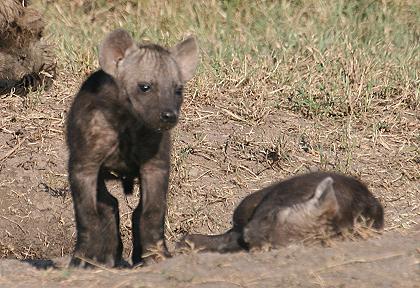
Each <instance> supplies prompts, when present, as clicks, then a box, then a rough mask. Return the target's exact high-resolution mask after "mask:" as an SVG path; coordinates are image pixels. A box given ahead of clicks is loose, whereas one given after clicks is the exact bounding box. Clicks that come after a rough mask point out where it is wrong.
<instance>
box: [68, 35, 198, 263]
mask: <svg viewBox="0 0 420 288" xmlns="http://www.w3.org/2000/svg"><path fill="white" fill-rule="evenodd" d="M197 53H198V49H197V46H196V44H195V40H194V39H193V38H189V39H187V40H185V41H184V42H182V43H180V44H179V45H178V46H176V47H174V48H172V49H171V50H167V49H164V48H162V47H160V46H157V45H147V46H138V45H137V44H136V43H134V42H133V40H132V39H131V37H130V36H129V35H128V33H127V32H125V31H123V30H116V31H114V32H112V33H110V34H109V35H108V36H107V38H106V39H105V40H104V42H103V44H102V45H101V46H100V52H99V62H100V65H101V68H102V70H99V71H97V72H95V73H93V74H92V75H91V76H90V77H89V78H88V79H87V80H86V81H85V83H83V85H82V87H81V89H80V91H79V93H78V94H77V96H76V98H75V100H74V103H73V105H72V107H71V110H70V113H69V115H68V123H67V132H68V134H67V139H68V146H69V150H70V157H69V181H70V186H71V191H72V196H73V201H74V208H75V215H76V225H77V243H76V248H75V255H74V257H73V260H72V264H73V265H82V266H84V265H85V264H86V263H85V262H84V261H83V259H84V258H87V259H93V260H95V261H98V262H100V263H105V264H106V265H109V266H114V265H117V264H118V263H119V262H120V260H121V253H122V242H121V237H120V233H119V211H118V202H117V200H116V198H114V197H113V196H112V195H111V194H110V193H109V192H108V191H107V188H106V186H105V180H106V179H109V178H115V177H117V178H119V179H120V180H121V182H122V184H123V187H124V192H125V193H131V192H132V190H133V183H134V179H135V178H139V180H140V185H141V198H140V203H139V205H138V207H137V208H136V209H135V211H134V213H133V218H132V223H133V247H134V248H133V255H132V259H133V263H134V264H137V263H139V262H141V261H142V260H143V259H142V258H147V259H155V258H156V257H158V255H153V256H150V257H145V254H146V253H151V252H157V253H158V254H161V256H163V257H165V256H169V253H168V251H167V249H166V245H165V242H164V218H165V213H166V194H167V190H168V178H169V169H170V150H171V148H170V146H171V139H170V131H169V130H170V129H171V128H173V127H174V126H175V124H176V123H177V121H178V116H179V112H180V107H181V104H182V90H181V89H182V85H183V84H184V83H185V82H186V81H188V79H190V78H191V77H192V76H193V73H194V70H195V67H196V65H197V59H198V55H197ZM146 86H148V87H149V88H150V89H146V88H147V87H146ZM115 175H116V176H115ZM147 259H146V260H147Z"/></svg>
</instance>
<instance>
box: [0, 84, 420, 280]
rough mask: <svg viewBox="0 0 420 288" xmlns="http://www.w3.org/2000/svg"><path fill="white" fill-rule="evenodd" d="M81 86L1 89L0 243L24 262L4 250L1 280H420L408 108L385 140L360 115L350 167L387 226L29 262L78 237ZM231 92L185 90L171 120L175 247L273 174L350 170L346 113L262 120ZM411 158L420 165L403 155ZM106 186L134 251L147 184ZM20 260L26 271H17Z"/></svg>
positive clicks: (66, 247)
mask: <svg viewBox="0 0 420 288" xmlns="http://www.w3.org/2000/svg"><path fill="white" fill-rule="evenodd" d="M67 85H69V87H77V86H78V85H79V84H78V83H71V81H69V82H68V84H67ZM75 89H77V88H69V89H68V90H63V89H62V88H61V89H59V90H58V89H56V90H55V89H54V88H53V89H52V90H50V91H49V92H48V93H46V95H43V96H42V97H41V96H38V95H32V98H19V97H5V98H3V99H1V102H0V103H1V106H2V109H1V112H0V113H1V117H0V119H1V131H0V134H1V136H0V147H1V156H0V165H1V166H0V169H1V172H0V184H1V186H0V195H1V197H0V213H1V214H0V215H1V216H0V241H1V242H0V245H1V246H0V252H1V256H2V257H3V258H6V259H18V260H19V261H18V260H6V259H4V260H1V261H0V273H1V274H0V286H2V287H9V286H10V287H12V286H13V285H15V286H24V287H33V286H39V285H42V286H45V287H56V285H58V284H59V285H60V286H61V287H66V286H68V287H70V286H74V287H76V286H79V285H80V284H81V283H91V284H89V285H91V286H93V285H95V286H96V285H101V286H104V287H150V286H158V287H275V286H278V285H280V284H279V283H282V285H283V284H284V285H286V286H294V287H356V286H361V287H373V286H376V287H419V286H418V285H419V284H418V283H420V282H418V280H420V278H419V272H420V270H419V268H420V267H419V255H420V254H419V249H420V246H419V243H420V241H419V240H420V235H419V233H418V226H417V230H416V228H413V227H415V226H416V223H418V222H419V219H418V215H419V199H420V197H419V182H418V179H419V171H418V170H416V169H415V167H417V168H418V156H415V152H413V150H410V149H407V150H404V145H403V146H401V147H400V146H398V143H400V142H399V139H401V138H399V137H412V135H413V134H412V133H418V127H419V126H418V124H419V122H418V118H416V116H415V115H414V114H410V113H403V114H401V115H399V116H398V118H399V121H398V122H396V124H395V126H394V127H395V131H394V132H393V133H391V132H388V133H389V134H387V133H383V134H381V135H378V136H375V137H378V139H379V140H376V141H375V142H373V141H372V137H373V136H372V134H371V131H370V130H369V129H366V128H365V127H364V126H363V125H360V126H358V123H357V122H355V123H352V125H353V126H352V128H351V129H352V131H353V134H352V135H354V136H353V137H354V139H356V141H354V142H355V144H354V145H356V146H357V149H355V150H354V152H353V155H351V157H352V159H351V162H348V167H347V168H346V169H347V170H348V171H349V173H352V174H353V175H356V176H358V177H360V178H361V179H362V180H363V181H365V182H366V183H367V184H368V186H369V188H370V189H371V190H372V192H373V193H374V194H375V195H377V196H378V198H379V199H380V201H381V202H382V203H383V205H384V207H385V219H386V229H385V232H384V233H383V235H378V236H376V237H375V239H371V240H367V241H361V240H359V241H356V242H352V241H346V243H339V244H336V246H334V247H332V248H322V247H310V248H303V247H300V246H296V247H289V248H285V249H282V250H281V251H272V252H265V253H257V254H243V253H239V254H235V255H216V254H196V253H194V252H193V253H190V254H189V255H181V256H176V257H174V258H173V259H170V260H167V261H163V262H162V263H159V264H156V265H153V266H150V267H146V268H140V269H137V270H135V271H132V270H102V269H99V270H95V271H77V272H75V271H73V270H68V269H58V270H56V269H52V270H51V269H48V270H42V269H41V270H37V269H36V268H33V267H31V265H30V264H28V262H26V261H29V260H32V261H34V260H33V259H56V258H57V257H63V256H64V257H66V256H68V255H69V254H70V253H71V250H72V247H73V243H74V239H75V228H74V218H73V210H72V209H73V208H72V202H71V197H70V195H69V191H68V186H67V180H66V168H65V165H66V157H67V152H66V148H65V144H64V133H63V124H64V121H65V115H66V110H67V109H68V107H69V105H70V101H71V99H72V96H73V93H75ZM63 91H65V92H63ZM222 103H223V101H221V102H220V103H215V105H213V106H206V105H201V104H197V103H194V102H193V101H192V100H189V101H187V103H186V105H185V109H184V116H183V120H182V121H181V123H180V124H179V126H178V128H176V130H175V131H174V147H173V169H172V180H171V186H170V197H169V211H168V217H167V222H166V230H167V233H166V234H167V239H168V242H169V244H170V247H171V249H173V243H174V241H175V240H177V239H179V237H181V236H182V235H183V234H185V233H187V232H204V233H218V232H223V231H224V230H225V229H227V228H228V227H229V226H230V225H231V224H230V219H231V213H232V211H233V209H234V207H235V206H236V205H237V203H238V202H239V201H240V199H242V198H243V196H245V195H247V194H248V193H250V192H252V191H254V190H256V189H259V188H261V187H262V186H264V185H266V184H268V183H271V182H272V181H274V180H275V179H281V178H284V177H287V176H290V175H293V174H295V173H300V172H305V171H309V170H314V169H330V170H334V169H336V170H340V171H342V169H344V168H341V169H340V167H339V165H342V162H341V161H342V160H341V159H343V158H345V157H348V155H346V149H344V148H343V149H340V148H339V147H335V146H334V142H336V143H337V142H339V141H340V140H339V139H340V135H342V133H343V127H342V125H349V124H348V123H347V124H346V123H337V122H333V121H331V122H328V121H325V120H324V121H322V122H321V121H316V120H310V119H305V118H303V117H302V116H301V115H299V114H295V113H292V112H290V111H287V110H275V111H270V114H269V115H268V116H266V117H265V119H264V120H265V121H264V122H263V123H258V124H248V123H243V122H241V121H240V120H238V119H236V118H237V117H236V116H235V114H233V112H231V111H229V110H227V109H226V108H225V107H226V106H225V107H223V106H222V105H223V104H222ZM219 105H220V106H219ZM347 128H348V127H346V129H347ZM396 132H399V134H398V137H397V134H396ZM410 133H411V134H410ZM401 135H404V136H401ZM337 139H338V140H337ZM331 143H332V144H331ZM316 145H318V146H323V147H325V148H324V149H325V154H324V156H323V157H324V159H322V157H320V155H319V152H317V151H316V150H315V149H314V148H313V147H314V146H316ZM413 153H414V154H413ZM413 155H414V156H413ZM415 157H417V158H415ZM409 161H415V162H414V163H417V164H415V165H414V166H410V165H404V163H409ZM411 163H413V162H411ZM416 165H417V166H416ZM109 186H110V188H111V190H112V192H113V193H114V195H116V196H118V197H119V199H120V207H121V210H122V212H121V213H122V221H121V222H122V228H121V232H122V234H123V236H124V243H125V251H124V252H125V257H127V259H128V257H129V256H130V252H131V247H130V245H129V244H130V233H129V231H130V226H131V223H130V212H131V210H132V209H133V207H134V206H135V205H136V203H137V201H138V198H137V197H138V195H133V196H129V197H127V198H125V197H123V196H121V194H122V193H119V192H120V190H119V189H120V187H119V186H118V185H117V184H116V183H112V182H111V183H109ZM135 194H138V192H137V193H135ZM390 230H396V231H390ZM401 233H402V234H401ZM67 259H68V258H59V259H58V260H54V261H57V263H56V264H55V265H56V266H58V267H60V266H61V267H64V266H65V263H66V261H67ZM31 263H32V264H34V263H35V264H37V265H41V264H51V262H49V261H46V262H39V261H38V262H37V261H35V262H31ZM41 266H42V265H41ZM47 266H48V265H47ZM16 270H18V271H19V273H12V272H13V271H16ZM85 281H88V282H85ZM130 285H131V286H130ZM416 285H417V286H416Z"/></svg>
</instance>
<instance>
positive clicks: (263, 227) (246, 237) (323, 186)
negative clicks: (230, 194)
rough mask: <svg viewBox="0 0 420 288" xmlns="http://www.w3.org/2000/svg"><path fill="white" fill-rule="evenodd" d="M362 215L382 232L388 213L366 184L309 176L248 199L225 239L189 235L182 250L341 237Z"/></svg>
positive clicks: (231, 248)
mask: <svg viewBox="0 0 420 288" xmlns="http://www.w3.org/2000/svg"><path fill="white" fill-rule="evenodd" d="M360 215H361V216H363V217H364V218H365V219H367V220H368V221H371V223H372V227H373V228H376V229H381V228H382V227H383V222H384V216H383V208H382V206H381V204H380V203H379V201H378V200H377V199H376V198H375V197H374V196H373V195H372V194H371V193H370V192H369V190H368V189H367V187H366V186H365V185H364V184H363V183H361V182H360V181H358V180H356V179H354V178H350V177H347V176H344V175H340V174H335V173H325V172H316V173H309V174H304V175H300V176H296V177H293V178H290V179H288V180H286V181H283V182H279V183H276V184H274V185H272V186H269V187H266V188H264V189H262V190H259V191H257V192H255V193H253V194H251V195H249V196H247V197H245V199H243V200H242V202H241V203H240V204H239V206H238V207H237V208H236V209H235V212H234V214H233V228H232V229H230V230H229V231H227V232H226V233H224V234H221V235H188V236H187V237H185V238H184V241H183V242H182V243H181V245H182V246H183V245H185V244H186V243H188V244H190V245H193V246H194V247H195V248H199V249H202V250H204V251H217V252H234V251H238V250H242V249H245V250H248V249H252V248H262V247H263V246H266V245H268V246H271V247H278V246H286V245H287V244H289V243H292V242H295V241H301V240H304V239H305V238H307V237H310V236H311V235H319V234H326V235H334V234H337V233H339V232H340V231H342V230H343V229H346V228H351V227H352V226H353V224H354V221H356V219H357V218H358V217H359V216H360Z"/></svg>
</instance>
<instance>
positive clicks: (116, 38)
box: [99, 29, 138, 76]
mask: <svg viewBox="0 0 420 288" xmlns="http://www.w3.org/2000/svg"><path fill="white" fill-rule="evenodd" d="M135 49H138V48H137V45H136V43H135V42H134V41H133V38H131V36H130V34H128V32H127V31H125V30H123V29H117V30H115V31H113V32H111V33H109V34H108V35H107V36H106V37H105V39H104V40H103V42H102V43H101V45H100V46H99V65H100V66H101V68H102V70H104V71H105V72H106V73H108V74H110V75H111V76H116V72H117V68H118V64H119V62H120V61H121V60H123V59H124V57H125V56H126V55H127V54H128V53H131V52H132V51H133V50H135Z"/></svg>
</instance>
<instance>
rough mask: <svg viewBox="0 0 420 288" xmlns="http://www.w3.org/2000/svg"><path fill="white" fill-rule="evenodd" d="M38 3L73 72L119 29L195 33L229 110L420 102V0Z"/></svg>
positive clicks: (149, 35)
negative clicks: (240, 90) (242, 106)
mask: <svg viewBox="0 0 420 288" xmlns="http://www.w3.org/2000/svg"><path fill="white" fill-rule="evenodd" d="M34 2H36V4H37V6H38V7H41V9H44V10H45V15H46V19H47V21H48V22H49V26H48V31H47V34H51V38H52V40H53V42H55V43H56V45H57V49H58V58H59V60H60V61H59V62H60V65H61V69H63V70H64V71H66V72H67V73H69V74H74V75H77V76H81V77H85V74H86V73H89V72H90V71H92V70H94V69H96V68H97V66H98V62H97V45H98V44H99V43H100V41H101V39H102V38H103V37H104V35H105V34H106V33H107V32H109V31H111V30H112V29H114V28H117V27H123V28H125V29H127V30H129V31H130V32H131V33H132V34H133V36H134V37H135V38H136V39H139V40H149V41H153V42H158V43H161V44H162V45H166V46H168V45H173V44H175V43H176V42H177V41H179V40H180V39H182V38H183V36H185V35H186V34H190V33H193V34H195V35H197V37H198V39H199V42H200V47H201V52H202V53H201V58H202V62H201V66H200V69H199V73H198V76H197V77H196V85H199V86H200V88H201V90H200V91H197V93H198V96H201V97H202V98H206V99H203V101H210V102H211V101H212V100H214V99H215V98H217V97H219V95H221V94H222V95H223V96H224V98H226V101H225V102H224V103H225V104H226V106H230V105H237V103H238V101H239V102H242V101H244V102H249V101H251V102H252V101H253V100H252V99H251V100H250V99H249V98H250V97H251V98H252V97H253V95H257V96H261V97H254V98H258V103H263V104H262V105H264V106H265V108H267V107H268V108H270V109H275V107H280V108H286V109H291V110H295V111H300V112H302V113H303V114H304V115H306V116H307V117H318V116H320V117H331V116H332V117H342V116H346V115H349V114H352V115H353V114H354V115H361V114H363V113H370V112H372V111H376V110H377V105H397V104H398V105H400V104H401V105H403V106H404V107H407V108H409V109H418V108H419V106H420V104H419V103H420V99H419V89H418V86H419V77H418V69H419V64H420V63H419V57H418V55H419V54H420V50H419V41H418V40H419V35H420V28H419V27H420V20H419V19H420V4H419V3H418V1H410V0H405V1H373V0H370V1H361V0H359V1H357V0H353V1H345V0H339V1H316V0H310V1H237V0H235V1H228V0H225V1H216V0H212V1H201V0H200V1H193V2H185V1H180V0H178V1H148V0H142V1H140V0H138V1H135V0H123V1H118V2H116V1H105V0H101V1H88V0H85V1H83V0H78V1H64V0H60V1H54V2H52V1H48V0H38V1H34ZM244 63H246V65H244ZM244 80H246V81H244ZM238 87H248V88H252V91H253V94H252V95H251V96H250V95H247V94H244V93H237V89H234V88H238ZM209 97H210V99H209ZM198 98H200V97H198ZM245 98H247V99H245ZM261 99H262V100H263V101H261ZM265 108H264V109H265Z"/></svg>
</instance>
